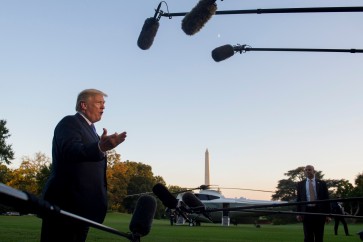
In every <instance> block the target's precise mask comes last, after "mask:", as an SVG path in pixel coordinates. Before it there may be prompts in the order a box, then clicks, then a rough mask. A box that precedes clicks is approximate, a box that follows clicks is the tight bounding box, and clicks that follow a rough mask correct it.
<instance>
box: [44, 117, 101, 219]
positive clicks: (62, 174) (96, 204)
mask: <svg viewBox="0 0 363 242" xmlns="http://www.w3.org/2000/svg"><path fill="white" fill-rule="evenodd" d="M98 142H99V137H98V136H97V135H96V134H95V133H94V131H93V130H92V128H91V127H90V125H89V124H88V123H87V121H86V120H85V119H84V118H83V117H82V116H81V115H80V114H78V113H77V114H75V115H71V116H66V117H64V118H63V119H62V120H61V121H60V122H59V123H58V125H57V126H56V128H55V130H54V137H53V148H52V173H51V175H50V178H49V180H48V182H47V184H46V186H45V189H44V192H43V195H44V199H45V200H47V201H49V202H50V203H51V204H54V205H57V206H59V207H60V208H61V209H62V210H66V211H68V212H71V213H74V214H77V215H80V216H82V217H86V218H88V219H91V220H93V221H96V222H98V223H102V222H103V220H104V218H105V215H106V211H107V183H106V167H107V160H106V157H105V155H104V154H103V153H102V152H100V150H99V147H98Z"/></svg>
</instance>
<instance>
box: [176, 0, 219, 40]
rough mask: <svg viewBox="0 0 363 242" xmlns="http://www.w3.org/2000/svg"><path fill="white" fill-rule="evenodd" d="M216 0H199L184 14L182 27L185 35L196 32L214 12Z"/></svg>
mask: <svg viewBox="0 0 363 242" xmlns="http://www.w3.org/2000/svg"><path fill="white" fill-rule="evenodd" d="M215 2H216V0H200V1H199V2H198V4H197V5H196V6H195V7H194V8H193V9H192V10H191V11H190V12H189V13H187V14H186V15H185V17H184V18H183V20H182V29H183V31H184V32H185V33H186V34H187V35H193V34H195V33H197V32H198V31H199V30H200V29H201V28H203V26H204V24H205V23H206V22H207V21H208V20H209V19H210V18H211V17H212V16H213V15H214V14H215V13H216V11H217V4H216V3H215Z"/></svg>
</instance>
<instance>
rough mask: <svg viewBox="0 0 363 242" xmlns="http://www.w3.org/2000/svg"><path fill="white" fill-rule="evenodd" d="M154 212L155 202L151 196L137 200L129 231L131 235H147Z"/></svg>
mask: <svg viewBox="0 0 363 242" xmlns="http://www.w3.org/2000/svg"><path fill="white" fill-rule="evenodd" d="M155 212H156V200H155V198H153V197H152V196H148V195H144V196H141V197H140V198H139V199H138V200H137V204H136V207H135V210H134V213H133V215H132V218H131V222H130V225H129V229H130V231H131V232H132V233H133V234H138V235H140V236H145V235H147V234H149V232H150V230H151V225H152V222H153V219H154V216H155Z"/></svg>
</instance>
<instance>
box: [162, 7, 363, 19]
mask: <svg viewBox="0 0 363 242" xmlns="http://www.w3.org/2000/svg"><path fill="white" fill-rule="evenodd" d="M347 12H363V7H361V6H357V7H317V8H272V9H250V10H225V11H216V12H215V15H225V14H268V13H347ZM187 13H188V12H180V13H164V12H162V13H161V14H160V16H162V17H168V18H172V17H180V16H185V15H186V14H187Z"/></svg>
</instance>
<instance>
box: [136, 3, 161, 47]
mask: <svg viewBox="0 0 363 242" xmlns="http://www.w3.org/2000/svg"><path fill="white" fill-rule="evenodd" d="M160 7H161V2H160V3H159V5H158V8H157V9H156V10H155V15H154V17H151V18H147V19H146V20H145V22H144V25H143V26H142V29H141V32H140V35H139V38H138V39H137V45H138V46H139V47H140V49H142V50H147V49H149V48H150V47H151V45H152V44H153V42H154V38H155V36H156V33H157V32H158V29H159V25H160V24H159V19H160V17H157V15H158V13H159V10H160Z"/></svg>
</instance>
